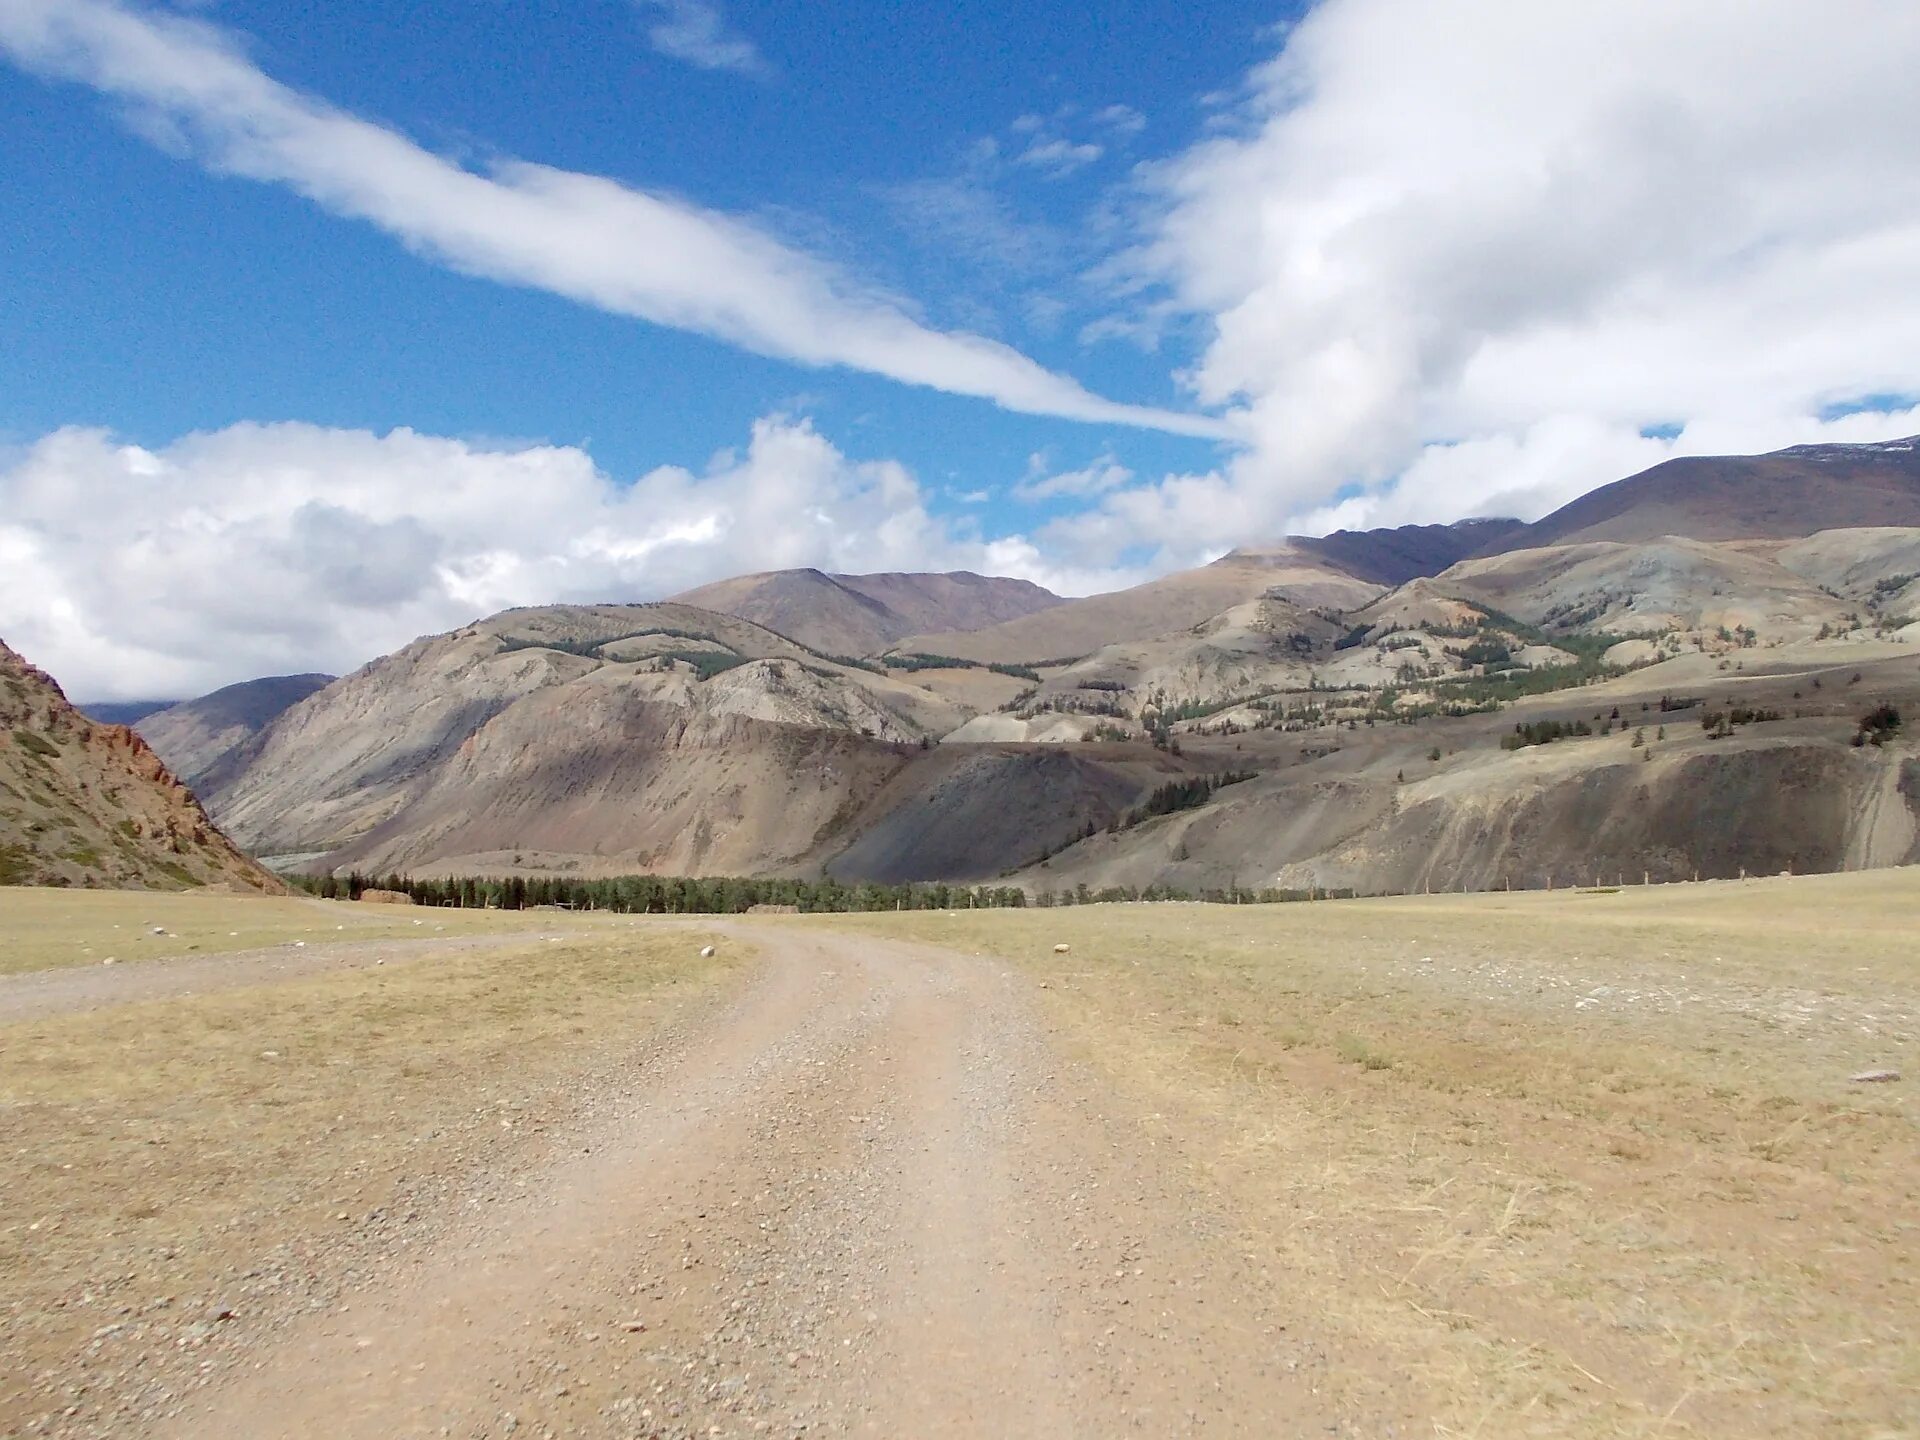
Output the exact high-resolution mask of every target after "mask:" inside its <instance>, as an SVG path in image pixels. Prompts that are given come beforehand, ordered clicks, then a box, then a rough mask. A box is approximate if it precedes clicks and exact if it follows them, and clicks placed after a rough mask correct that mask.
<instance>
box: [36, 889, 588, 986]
mask: <svg viewBox="0 0 1920 1440" xmlns="http://www.w3.org/2000/svg"><path fill="white" fill-rule="evenodd" d="M535 928H545V929H547V930H549V931H551V930H554V929H557V928H565V929H574V928H577V924H576V923H575V922H574V917H572V916H570V915H567V914H564V913H561V914H543V915H540V916H537V917H536V916H532V915H522V914H516V913H509V914H502V913H500V912H497V911H494V912H489V911H481V910H422V909H418V908H416V907H414V906H409V905H339V904H332V903H329V902H327V901H324V900H315V899H311V898H307V897H303V896H283V897H269V896H264V895H221V894H215V893H212V892H208V891H193V890H187V891H177V892H156V891H146V890H56V889H25V888H0V975H17V974H22V973H24V972H26V971H30V970H50V969H54V968H56V967H60V966H66V965H98V964H100V963H101V962H102V961H105V960H108V959H112V960H115V961H118V962H121V963H125V962H127V961H131V960H158V959H166V958H170V957H172V956H175V955H190V954H199V955H219V954H226V953H230V952H232V951H236V950H257V949H260V948H262V947H264V946H268V945H286V944H291V943H292V942H294V941H296V940H297V941H301V942H303V943H304V944H308V945H320V944H326V943H331V942H333V941H339V940H415V939H420V938H422V936H423V935H436V934H447V935H485V934H498V933H501V932H502V931H504V930H532V929H535ZM155 929H159V930H162V931H164V932H165V933H164V934H160V935H156V934H154V933H153V932H154V930H155Z"/></svg>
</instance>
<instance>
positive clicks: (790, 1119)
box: [0, 870, 1920, 1437]
mask: <svg viewBox="0 0 1920 1440" xmlns="http://www.w3.org/2000/svg"><path fill="white" fill-rule="evenodd" d="M20 894H21V892H13V893H12V894H9V893H8V892H4V891H0V934H4V932H5V927H6V921H7V919H8V911H9V907H10V906H14V905H18V904H26V905H38V906H43V907H44V905H45V904H47V903H49V902H48V901H46V900H45V899H44V898H40V899H28V900H26V901H18V900H16V896H18V895H20ZM112 903H119V902H112ZM230 903H231V904H233V905H235V906H248V905H273V904H276V903H280V904H285V903H287V902H264V901H238V900H236V901H233V902H230ZM370 909H371V907H348V906H334V907H328V908H327V909H326V910H325V911H323V912H321V913H322V915H323V917H324V916H325V915H330V914H333V913H338V914H340V915H342V916H343V917H346V918H345V919H343V921H342V922H340V923H357V918H364V917H366V916H367V914H368V911H369V910H370ZM236 913H238V912H236ZM253 913H254V914H257V915H264V914H265V913H266V912H264V911H256V912H253ZM287 913H288V914H289V915H293V914H295V913H296V912H291V911H289V912H287ZM436 913H437V912H426V913H425V917H424V918H426V919H428V920H430V921H431V920H432V919H433V918H434V916H435V915H436ZM415 918H422V917H421V916H419V915H413V916H408V917H406V921H405V924H406V925H407V927H408V928H409V929H411V928H412V925H411V922H412V920H413V919H415ZM549 921H550V922H551V924H550V926H549V927H548V928H545V929H543V928H542V925H543V922H549ZM76 923H78V922H77V921H76ZM212 923H213V924H215V925H218V924H220V923H224V921H221V920H215V921H213V922H212ZM393 923H394V922H393V921H392V920H391V919H389V918H387V917H382V918H381V924H382V926H383V927H385V926H390V925H391V924H393ZM469 924H470V926H472V927H473V928H474V929H476V930H479V931H481V932H482V933H475V934H469V933H462V934H460V935H457V936H455V935H447V936H444V937H437V938H435V937H419V936H418V932H417V931H416V932H415V936H416V937H417V938H403V939H401V940H398V941H395V940H392V939H388V938H376V937H374V936H371V935H370V936H366V937H360V936H353V935H348V936H345V937H343V938H338V939H336V940H334V941H332V942H330V943H320V944H317V945H316V946H315V947H314V948H317V949H319V950H322V951H324V952H325V953H326V954H327V955H328V956H329V957H331V960H332V961H337V962H338V963H337V964H333V963H329V964H328V965H327V966H326V967H325V968H324V969H319V970H317V971H316V970H312V969H294V970H286V969H273V968H271V967H267V966H264V964H263V961H262V959H261V958H260V955H259V954H258V953H256V952H242V953H239V954H236V955H233V956H230V957H224V964H225V966H226V968H225V969H224V970H223V971H222V972H221V973H222V974H223V975H224V976H225V977H226V979H227V980H229V981H231V982H232V983H230V984H227V985H226V986H225V988H222V989H220V990H218V991H217V992H215V993H198V994H194V995H180V994H167V995H157V994H155V993H154V992H153V991H152V989H151V988H150V982H140V981H137V980H135V979H133V978H131V976H132V973H133V972H132V971H131V970H130V969H123V968H121V967H116V968H115V969H113V970H104V971H103V970H101V969H100V968H98V967H96V968H94V969H91V970H88V971H86V972H84V973H85V974H86V976H87V985H88V1000H87V1006H88V1007H89V1008H85V1009H81V1010H74V1009H72V1008H71V1007H67V1009H66V1013H55V1012H56V1011H58V1010H59V1009H60V1008H61V1007H58V1006H56V1007H51V1008H49V1007H48V1006H46V1005H45V1004H44V1003H43V1004H41V1005H40V1007H39V1009H37V1010H34V1011H31V1012H29V1011H28V1010H26V1009H22V1008H19V1007H18V1006H16V1007H15V1008H13V1009H9V1008H8V1007H9V998H10V997H14V998H17V997H18V996H21V995H30V994H33V993H36V992H35V991H34V989H33V986H34V985H36V984H40V983H42V981H41V977H39V976H35V975H28V976H24V977H21V978H20V979H18V980H14V981H7V982H0V1146H3V1147H4V1149H5V1153H6V1154H7V1156H8V1157H9V1161H10V1166H11V1170H10V1185H9V1190H10V1194H9V1196H8V1199H7V1203H6V1206H5V1213H4V1215H0V1296H4V1297H5V1299H4V1304H5V1307H6V1322H7V1323H6V1324H5V1326H4V1331H5V1337H4V1339H0V1377H4V1378H0V1433H5V1434H8V1435H13V1434H73V1435H101V1434H115V1435H128V1434H157V1435H188V1434H192V1435H236V1436H269V1435H288V1436H294V1435H315V1434H326V1435H330V1436H362V1435H364V1436H382V1437H385V1436H399V1435H440V1434H447V1435H460V1436H483V1435H484V1436H506V1435H510V1434H518V1435H528V1434H532V1435H549V1434H550V1435H583V1436H594V1435H608V1436H674V1437H678V1436H695V1435H699V1436H706V1435H752V1434H778V1435H796V1434H803V1433H804V1434H811V1435H873V1436H922V1435H956V1436H958V1435H1009V1436H1011V1435H1034V1436H1039V1435H1045V1436H1055V1435H1072V1434H1081V1435H1092V1436H1106V1435H1113V1434H1119V1433H1126V1432H1134V1431H1137V1432H1139V1433H1144V1434H1186V1433H1204V1434H1212V1435H1247V1436H1274V1435H1326V1434H1351V1435H1366V1436H1390V1435H1397V1436H1403V1437H1406V1436H1416V1435H1427V1436H1448V1435H1472V1434H1479V1435H1502V1436H1505V1435H1582V1436H1585V1435H1592V1436H1613V1435H1679V1434H1699V1435H1728V1434H1740V1435H1749V1436H1765V1435H1780V1436H1787V1435H1805V1434H1812V1433H1819V1434H1823V1435H1843V1436H1859V1437H1878V1436H1890V1435H1900V1434H1910V1433H1915V1432H1916V1431H1920V1402H1916V1400H1915V1398H1914V1397H1915V1396H1916V1395H1920V1341H1916V1339H1915V1330H1916V1324H1917V1323H1920V1301H1916V1299H1915V1295H1916V1293H1920V1292H1917V1291H1916V1286H1915V1283H1914V1282H1915V1280H1916V1278H1920V1277H1916V1276H1915V1274H1914V1269H1915V1265H1916V1259H1915V1255H1916V1250H1917V1249H1920V1247H1916V1245H1915V1243H1914V1241H1915V1238H1916V1237H1915V1221H1914V1219H1913V1216H1914V1213H1915V1209H1914V1201H1915V1199H1916V1193H1915V1192H1916V1189H1920V1143H1916V1132H1915V1125H1914V1115H1913V1112H1912V1105H1911V1101H1910V1099H1909V1098H1908V1097H1909V1093H1910V1091H1911V1087H1912V1084H1913V1083H1914V1081H1915V1078H1920V1077H1916V1076H1915V1070H1916V1062H1920V967H1916V963H1915V959H1914V955H1913V951H1912V946H1911V937H1912V936H1913V935H1914V934H1916V933H1920V871H1912V870H1903V871H1886V872H1875V873H1869V874H1857V875H1843V876H1828V877H1808V878H1802V879H1780V880H1766V881H1754V882H1737V883H1736V882H1728V883H1719V884H1706V885H1697V886H1693V885H1690V886H1670V887H1659V886H1656V887H1651V888H1646V889H1641V888H1637V887H1634V888H1629V889H1625V890H1621V891H1617V892H1614V891H1607V892H1597V893H1595V892H1575V893H1568V892H1561V893H1557V894H1554V895H1545V894H1516V895H1512V896H1506V895H1501V896H1437V897H1433V898H1431V899H1404V900H1382V901H1340V902H1321V903H1317V904H1297V905H1285V906H1272V907H1242V908H1226V907H1209V906H1197V905H1162V906H1112V907H1105V906H1102V907H1088V908H1082V909H1067V910H1052V911H1027V912H1004V911H1003V912H980V913H977V914H969V913H964V912H962V913H957V914H945V915H943V914H918V915H916V914H905V915H881V916H866V917H848V916H831V917H827V916H823V917H794V918H780V919H769V920H758V921H731V920H714V921H711V922H694V921H667V920H657V919H636V918H631V917H619V918H617V919H613V918H608V917H573V916H567V917H557V916H556V917H548V916H530V915H518V916H493V917H485V918H484V919H474V920H472V921H470V922H469ZM489 925H491V926H492V927H494V928H493V933H491V934H487V933H484V929H485V927H486V926H489ZM44 928H45V927H43V930H44ZM228 928H229V930H230V931H238V930H241V929H243V928H244V927H242V926H241V925H239V924H237V923H235V924H233V925H231V926H229V927H228ZM335 933H336V935H338V934H339V932H335ZM42 942H43V943H52V942H51V941H50V940H48V939H47V937H46V936H45V935H44V934H43V936H42ZM5 943H6V942H5V941H4V939H0V948H4V946H5ZM1061 944H1064V945H1068V946H1069V947H1070V949H1069V950H1068V951H1067V952H1066V953H1056V951H1055V946H1056V945H1061ZM396 945H397V946H399V947H402V948H400V949H391V948H390V949H388V950H376V947H381V946H385V947H394V946H396ZM705 945H713V946H714V947H715V950H716V953H715V954H714V955H713V956H712V957H704V956H701V955H699V953H698V952H699V950H700V949H701V947H703V946H705ZM56 948H57V947H56ZM363 951H364V952H366V953H367V954H377V955H378V958H384V959H395V960H397V959H399V958H401V957H402V956H404V957H405V958H406V960H407V961H408V963H405V964H387V965H379V964H377V963H374V962H372V961H369V960H367V959H366V956H365V955H361V958H360V959H359V960H358V961H356V960H355V959H354V958H353V957H354V956H355V955H356V954H358V953H359V952H363ZM169 963H186V964H205V963H207V962H205V961H204V960H201V959H195V958H188V959H186V960H183V961H180V962H168V961H148V962H145V964H146V965H147V966H163V965H166V964H169ZM109 977H110V978H109ZM70 983H71V982H70ZM116 987H124V988H123V989H121V990H120V993H118V994H116V993H115V990H116ZM116 1002H119V1003H116ZM1883 1068H1891V1069H1903V1070H1905V1072H1906V1073H1907V1075H1908V1077H1909V1078H1908V1079H1907V1080H1904V1081H1894V1082H1890V1083H1854V1082H1852V1081H1851V1079H1850V1077H1851V1076H1852V1075H1854V1074H1857V1073H1861V1072H1864V1071H1867V1070H1872V1069H1883Z"/></svg>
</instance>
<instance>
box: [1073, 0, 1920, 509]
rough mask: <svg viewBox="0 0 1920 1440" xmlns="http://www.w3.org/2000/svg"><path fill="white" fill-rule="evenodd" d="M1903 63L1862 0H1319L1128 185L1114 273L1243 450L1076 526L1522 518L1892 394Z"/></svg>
mask: <svg viewBox="0 0 1920 1440" xmlns="http://www.w3.org/2000/svg"><path fill="white" fill-rule="evenodd" d="M1916 73H1920V6H1914V5H1890V4H1885V3H1882V0H1833V3H1829V4H1823V5H1808V4H1805V3H1804V0H1744V3H1741V4H1738V5H1733V4H1723V3H1686V4H1674V3H1670V0H1571V3H1565V4H1539V3H1536V0H1458V3H1454V4H1447V5H1433V4H1430V3H1427V0H1322V3H1320V4H1319V5H1317V6H1316V7H1315V8H1313V9H1312V10H1311V11H1310V12H1309V13H1308V14H1307V16H1306V17H1305V18H1304V19H1303V20H1302V21H1301V22H1300V23H1299V24H1298V25H1296V26H1294V27H1292V28H1291V29H1290V30H1288V31H1287V32H1285V36H1284V40H1283V48H1282V49H1281V51H1280V53H1279V54H1278V55H1277V57H1275V58H1274V59H1272V60H1271V61H1270V62H1269V63H1266V64H1264V65H1263V66H1261V67H1260V68H1258V69H1257V70H1255V71H1254V72H1252V74H1251V75H1250V76H1249V78H1248V82H1247V85H1246V87H1245V90H1244V92H1243V94H1242V98H1241V100H1240V101H1239V102H1238V105H1237V108H1236V109H1234V110H1232V111H1231V112H1230V113H1227V114H1225V115H1223V116H1221V117H1220V123H1219V126H1218V128H1217V130H1216V133H1214V134H1213V135H1212V136H1211V138H1208V139H1206V140H1204V141H1202V142H1201V143H1199V144H1197V145H1195V146H1194V147H1193V148H1192V149H1190V150H1188V151H1187V152H1185V153H1184V154H1181V155H1179V156H1177V157H1175V158H1174V159H1172V160H1170V161H1167V162H1165V163H1163V164H1162V165H1160V166H1158V167H1157V168H1155V169H1154V170H1153V171H1152V172H1151V174H1150V176H1149V178H1148V184H1149V186H1150V189H1151V193H1152V194H1153V196H1154V197H1155V200H1156V205H1155V207H1154V209H1153V210H1152V211H1151V213H1150V214H1149V215H1148V216H1147V217H1146V220H1145V222H1144V223H1145V238H1144V240H1143V241H1142V242H1141V243H1140V244H1139V246H1138V247H1137V248H1136V249H1135V250H1134V252H1133V253H1132V255H1131V256H1130V257H1129V259H1130V263H1131V269H1132V271H1133V276H1134V278H1135V279H1136V280H1139V281H1148V282H1155V283H1157V284H1158V285H1159V286H1160V287H1161V289H1160V298H1161V300H1162V302H1163V303H1165V304H1168V305H1170V306H1171V307H1173V308H1174V309H1175V310H1177V311H1179V312H1184V313H1186V314H1188V315H1192V316H1196V317H1199V318H1200V319H1201V321H1202V322H1203V323H1204V324H1205V325H1206V326H1207V327H1208V329H1207V338H1206V341H1205V343H1204V346H1203V348H1202V350H1201V353H1200V355H1199V357H1198V360H1197V362H1196V363H1195V364H1193V365H1192V366H1191V368H1190V370H1189V371H1188V380H1189V382H1190V384H1191V385H1192V387H1193V390H1194V393H1195V394H1196V396H1197V397H1198V399H1199V400H1201V401H1202V402H1203V403H1205V404H1208V405H1218V406H1231V407H1234V409H1235V411H1236V418H1237V419H1238V421H1239V422H1240V423H1241V424H1242V425H1243V426H1244V430H1245V433H1246V435H1247V436H1248V437H1249V439H1250V441H1251V444H1250V446H1249V448H1248V449H1247V450H1246V451H1244V452H1243V453H1242V454H1241V455H1239V456H1237V457H1236V458H1235V459H1234V460H1232V461H1231V462H1230V463H1229V464H1228V465H1227V466H1226V467H1225V468H1224V469H1223V470H1222V471H1220V472H1219V473H1217V474H1214V475H1209V476H1179V477H1173V478H1171V479H1169V480H1167V481H1165V482H1163V483H1158V484H1154V485H1151V486H1145V487H1133V488H1130V489H1128V490H1125V491H1120V492H1115V493H1114V494H1112V495H1110V496H1109V497H1108V498H1107V499H1106V501H1105V502H1104V503H1103V506H1102V508H1101V510H1100V512H1099V513H1098V514H1096V515H1094V516H1092V517H1091V518H1089V519H1088V520H1087V521H1086V522H1085V524H1084V525H1083V526H1082V528H1081V531H1080V533H1081V534H1082V535H1083V536H1088V537H1104V538H1105V539H1107V540H1111V541H1114V542H1122V541H1124V542H1127V543H1136V544H1137V543H1141V542H1147V543H1158V542H1161V541H1163V540H1164V541H1169V542H1172V543H1175V544H1182V545H1195V544H1201V545H1207V546H1214V547H1224V546H1226V545H1230V544H1232V543H1235V542H1236V541H1238V540H1243V539H1245V538H1247V537H1248V536H1249V535H1250V534H1257V533H1262V532H1265V533H1273V532H1275V531H1277V530H1279V529H1281V528H1282V527H1284V526H1285V525H1287V524H1288V523H1289V522H1290V521H1292V522H1295V523H1298V522H1300V521H1301V520H1303V519H1304V518H1306V517H1309V516H1316V515H1317V516H1318V517H1319V519H1320V520H1321V521H1322V522H1324V519H1325V517H1326V516H1327V515H1329V514H1332V513H1334V512H1333V511H1332V510H1331V509H1329V508H1328V507H1330V506H1332V505H1334V504H1336V503H1338V504H1340V506H1341V508H1340V511H1339V513H1340V514H1341V515H1342V516H1343V517H1345V518H1347V519H1350V520H1360V521H1372V522H1374V523H1390V522H1391V521H1393V520H1395V519H1399V518H1423V519H1444V518H1452V517H1453V516H1457V515H1460V514H1464V513H1472V512H1474V511H1476V510H1479V509H1482V508H1483V507H1485V506H1489V505H1498V506H1502V507H1510V508H1515V509H1521V510H1531V511H1534V512H1536V513H1537V512H1538V511H1539V510H1540V509H1542V508H1544V507H1546V506H1548V505H1549V504H1551V503H1553V502H1555V501H1558V500H1563V499H1566V498H1569V497H1570V496H1572V495H1574V494H1577V493H1579V492H1580V491H1582V490H1584V489H1587V488H1590V487H1592V486H1594V485H1597V484H1600V483H1603V482H1605V481H1608V480H1612V479H1615V478H1617V477H1619V476H1620V475H1622V474H1624V473H1628V472H1630V471H1631V470H1632V469H1635V468H1637V467H1638V466H1639V465H1641V464H1649V463H1653V462H1654V461H1656V460H1658V459H1663V458H1666V456H1667V455H1669V454H1673V453H1697V452H1700V451H1703V450H1718V451H1734V452H1742V451H1753V450H1761V449H1766V448H1769V447H1770V446H1772V445H1775V444H1779V443H1788V442H1790V441H1792V440H1796V439H1803V438H1811V437H1812V436H1813V435H1817V434H1822V433H1826V430H1825V428H1824V427H1823V426H1822V424H1821V417H1822V416H1823V415H1830V414H1832V413H1834V411H1836V410H1838V409H1844V408H1847V407H1848V406H1849V405H1850V404H1854V403H1857V402H1859V401H1861V400H1862V399H1864V398H1866V397H1871V396H1876V395H1880V396H1887V395H1891V396H1893V397H1912V396H1915V395H1920V306H1916V305H1914V304H1913V303H1912V297H1913V296H1914V295H1915V294H1920V166H1916V165H1915V164H1914V163H1913V137H1914V136H1915V135H1916V134H1920V86H1916V85H1915V84H1914V83H1913V76H1914V75H1915V74H1916ZM1907 403H1909V402H1908V401H1907V400H1903V399H1899V398H1896V399H1895V401H1894V402H1893V404H1892V405H1891V407H1890V408H1892V409H1894V410H1903V409H1904V408H1905V405H1906V404H1907ZM1849 423H1850V425H1851V427H1852V428H1851V429H1850V430H1849V431H1848V432H1847V433H1849V434H1855V435H1858V437H1859V438H1881V437H1883V436H1885V435H1888V434H1892V433H1897V432H1898V430H1899V427H1901V426H1903V425H1905V426H1909V427H1910V426H1911V424H1912V422H1911V419H1910V418H1907V419H1902V418H1899V417H1898V416H1897V415H1896V416H1893V417H1883V418H1881V419H1878V420H1873V419H1863V420H1858V421H1852V422H1849ZM1676 428H1677V429H1679V431H1680V433H1679V436H1678V438H1677V439H1675V440H1672V441H1658V440H1648V439H1645V438H1643V434H1642V432H1643V431H1647V432H1654V433H1671V432H1672V431H1673V430H1675V429H1676ZM1436 446H1437V447H1439V448H1434V447H1436ZM1402 477H1404V478H1402ZM1396 482H1397V483H1396ZM1356 487H1357V491H1358V493H1357V494H1355V493H1353V492H1354V491H1355V489H1356Z"/></svg>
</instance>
